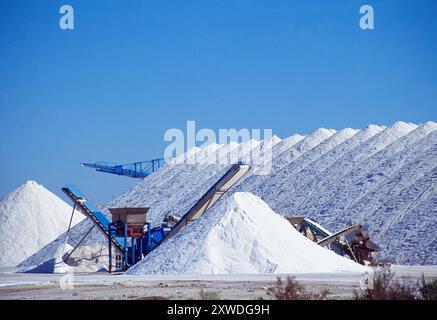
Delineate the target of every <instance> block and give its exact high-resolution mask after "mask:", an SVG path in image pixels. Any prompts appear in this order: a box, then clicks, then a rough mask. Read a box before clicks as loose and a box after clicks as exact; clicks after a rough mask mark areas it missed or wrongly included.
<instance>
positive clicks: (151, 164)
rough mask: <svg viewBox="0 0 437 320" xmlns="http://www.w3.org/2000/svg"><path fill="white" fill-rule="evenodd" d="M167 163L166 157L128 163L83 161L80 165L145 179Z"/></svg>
mask: <svg viewBox="0 0 437 320" xmlns="http://www.w3.org/2000/svg"><path fill="white" fill-rule="evenodd" d="M164 164H165V160H164V159H153V160H148V161H139V162H134V163H128V164H112V163H108V162H96V163H87V162H84V163H81V164H80V165H81V166H83V167H87V168H92V169H95V170H96V171H99V172H105V173H112V174H116V175H119V176H126V177H130V178H138V179H143V178H145V177H147V176H148V175H150V174H151V173H153V172H155V171H156V170H158V169H159V168H160V167H162V166H163V165H164Z"/></svg>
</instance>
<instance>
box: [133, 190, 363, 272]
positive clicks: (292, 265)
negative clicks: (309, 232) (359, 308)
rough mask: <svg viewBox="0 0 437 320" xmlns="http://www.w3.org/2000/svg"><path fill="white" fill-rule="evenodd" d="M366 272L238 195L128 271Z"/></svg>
mask: <svg viewBox="0 0 437 320" xmlns="http://www.w3.org/2000/svg"><path fill="white" fill-rule="evenodd" d="M363 268H364V267H363V266H361V265H359V264H357V263H355V262H353V261H351V260H349V259H347V258H344V257H341V256H339V255H337V254H335V253H334V252H332V251H330V250H328V249H325V248H322V247H320V246H319V245H317V244H316V243H314V242H312V241H310V240H309V239H307V238H306V237H304V236H303V235H301V234H300V233H299V232H298V231H296V229H294V227H293V226H292V225H291V224H290V223H289V222H288V221H287V220H286V219H285V218H283V217H282V216H280V215H278V214H276V213H275V212H273V211H272V210H271V209H270V208H269V206H268V205H267V204H266V203H265V202H264V201H262V200H261V199H260V198H258V197H257V196H255V195H253V194H251V193H248V192H237V193H234V194H232V195H230V196H228V197H227V198H226V199H225V200H224V201H221V202H220V203H219V204H218V205H217V206H216V207H213V208H212V209H211V210H210V211H209V212H207V213H206V214H205V215H203V216H202V218H200V219H199V220H197V221H196V222H194V223H193V224H192V225H190V226H188V227H187V228H185V229H184V230H183V231H181V232H180V233H179V234H178V235H176V236H175V237H173V238H171V239H170V240H169V241H167V242H165V243H164V244H162V245H161V246H160V247H158V248H157V249H156V250H155V251H153V252H152V253H151V254H150V255H148V256H147V257H146V258H145V259H144V260H142V261H141V262H139V263H138V264H137V265H135V266H134V267H132V268H131V269H130V270H129V271H128V273H129V274H180V273H182V274H253V273H323V272H342V271H344V272H361V271H363Z"/></svg>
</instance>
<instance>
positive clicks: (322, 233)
mask: <svg viewBox="0 0 437 320" xmlns="http://www.w3.org/2000/svg"><path fill="white" fill-rule="evenodd" d="M287 220H288V221H289V222H290V223H291V224H292V225H293V226H294V227H295V228H296V230H298V231H299V232H300V233H302V234H303V235H304V236H305V237H307V238H308V239H310V240H311V241H314V242H316V243H317V244H318V245H320V246H322V247H327V248H328V249H330V250H332V251H334V252H336V253H337V254H339V255H341V256H348V257H349V258H351V259H352V260H354V261H355V262H358V263H360V264H363V265H364V264H370V265H376V264H378V262H377V261H376V252H377V251H378V250H379V248H378V246H377V245H376V244H375V243H374V242H373V241H372V240H370V236H369V234H368V232H367V231H365V229H366V228H365V227H363V226H362V225H360V224H355V225H352V226H349V227H347V228H345V229H343V230H340V231H337V232H335V233H332V232H330V231H328V230H326V229H325V228H323V227H322V226H320V225H319V224H317V223H316V222H314V221H312V220H310V219H308V218H304V217H288V218H287Z"/></svg>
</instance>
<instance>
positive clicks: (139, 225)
mask: <svg viewBox="0 0 437 320" xmlns="http://www.w3.org/2000/svg"><path fill="white" fill-rule="evenodd" d="M249 170H250V167H249V166H248V165H245V164H242V163H237V164H233V165H232V166H231V167H230V168H229V170H228V171H227V172H226V173H225V174H224V175H223V176H222V177H221V178H220V179H219V180H218V181H217V182H216V183H215V184H214V185H213V186H212V187H211V188H210V189H209V190H208V191H207V192H206V193H205V194H204V195H203V196H202V197H201V198H200V199H199V200H198V201H197V202H196V203H195V204H194V205H193V207H192V208H191V209H190V210H188V211H187V212H186V213H185V214H184V215H183V216H182V217H181V218H179V217H177V216H176V215H168V216H166V217H165V219H164V221H163V223H162V224H161V225H160V226H157V227H154V228H151V224H150V223H149V222H148V221H147V212H148V211H149V208H110V209H109V211H110V212H111V214H112V220H111V221H109V219H108V218H107V217H106V216H105V215H104V214H103V213H102V212H101V211H100V210H98V209H97V208H96V207H95V206H94V205H93V204H92V203H91V202H90V201H88V200H87V198H86V197H85V196H84V195H83V194H82V193H81V192H80V191H79V190H78V189H77V188H76V187H74V186H72V185H69V186H66V187H64V188H62V191H63V192H64V193H65V194H66V195H67V196H68V197H69V198H70V199H71V201H72V202H73V204H74V208H73V213H74V210H75V209H76V208H77V209H79V210H80V211H81V212H82V213H83V214H84V215H85V216H87V217H88V218H89V219H91V221H92V222H93V223H94V225H93V228H94V227H95V226H97V227H98V229H99V230H100V231H101V232H102V233H103V234H104V235H105V237H106V238H107V239H108V249H109V268H108V269H109V272H111V271H112V269H113V261H112V260H113V253H114V251H115V270H126V269H128V268H129V267H131V266H133V265H134V264H135V263H137V262H138V261H139V260H141V259H142V258H143V257H144V256H146V255H147V254H149V253H150V252H151V251H152V250H154V249H155V248H156V247H158V246H159V245H160V244H161V243H163V242H164V241H167V240H168V239H169V238H170V237H172V236H173V235H175V234H176V233H178V232H179V231H180V230H182V229H183V228H184V227H186V226H187V225H188V224H189V223H190V222H192V221H194V220H196V219H198V218H200V217H201V216H202V214H204V213H205V212H206V211H207V210H208V209H209V208H211V207H212V206H213V205H214V204H215V203H216V202H217V201H218V200H219V199H220V198H221V197H222V196H223V195H224V194H225V193H226V192H227V191H228V190H229V189H230V188H231V187H232V186H233V185H235V184H236V183H237V182H238V181H239V180H240V179H241V178H242V177H243V176H244V175H245V174H246V173H247V172H248V171H249ZM90 231H91V230H90ZM90 231H89V232H88V233H87V234H85V236H84V237H83V238H82V239H81V240H80V241H79V243H78V244H77V245H76V247H75V248H74V249H73V250H72V251H71V252H69V253H67V254H65V255H64V256H63V260H64V262H66V263H67V264H74V259H72V258H71V255H72V253H73V252H74V251H75V250H76V248H77V247H78V246H79V245H80V244H81V242H82V241H83V240H84V239H85V237H86V236H87V235H88V234H89V233H90ZM67 236H68V232H67Z"/></svg>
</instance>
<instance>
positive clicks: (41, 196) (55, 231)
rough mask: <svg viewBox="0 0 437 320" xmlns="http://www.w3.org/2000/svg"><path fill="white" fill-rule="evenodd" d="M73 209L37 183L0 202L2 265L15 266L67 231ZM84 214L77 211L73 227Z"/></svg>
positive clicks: (0, 261) (25, 186) (0, 257)
mask: <svg viewBox="0 0 437 320" xmlns="http://www.w3.org/2000/svg"><path fill="white" fill-rule="evenodd" d="M72 210H73V209H72V207H70V206H69V205H68V204H66V203H65V202H64V201H62V200H61V199H59V198H58V197H57V196H56V195H54V194H53V193H51V192H50V191H48V190H47V189H46V188H44V187H43V186H42V185H39V184H38V183H36V182H35V181H28V182H26V183H25V184H23V185H22V186H21V187H19V188H18V189H16V190H15V191H13V192H11V193H10V194H9V195H7V196H6V197H5V198H4V199H2V200H1V201H0V266H2V267H5V266H16V265H17V264H18V263H20V262H21V261H23V260H24V259H27V258H28V257H30V256H31V255H32V254H34V253H35V252H37V251H38V250H40V249H41V248H42V247H44V246H45V245H47V244H48V243H50V242H52V241H53V240H55V239H56V238H57V237H58V236H59V235H61V234H62V233H64V232H65V231H66V230H67V228H68V223H69V221H70V216H71V212H72ZM82 219H84V217H83V215H82V214H80V213H79V212H75V214H74V218H73V222H72V225H75V224H77V223H78V222H80V221H81V220H82Z"/></svg>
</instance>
